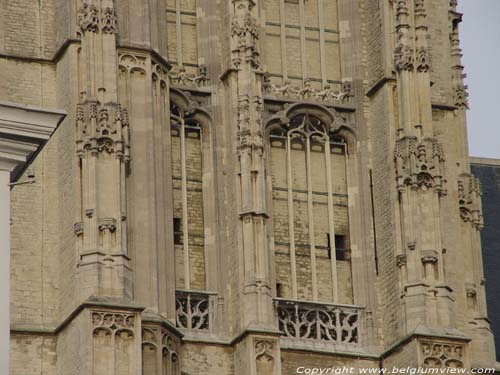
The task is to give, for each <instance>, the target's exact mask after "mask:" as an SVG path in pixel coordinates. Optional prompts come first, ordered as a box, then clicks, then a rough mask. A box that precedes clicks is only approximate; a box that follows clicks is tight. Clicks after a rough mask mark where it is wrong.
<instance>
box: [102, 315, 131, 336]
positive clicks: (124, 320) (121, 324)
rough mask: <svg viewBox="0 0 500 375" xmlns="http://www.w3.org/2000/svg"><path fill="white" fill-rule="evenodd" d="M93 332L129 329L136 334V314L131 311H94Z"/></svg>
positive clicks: (112, 331) (113, 331) (128, 330)
mask: <svg viewBox="0 0 500 375" xmlns="http://www.w3.org/2000/svg"><path fill="white" fill-rule="evenodd" d="M92 326H93V333H94V335H97V334H98V332H101V331H105V332H107V333H115V332H117V331H127V332H129V334H130V335H132V336H133V334H134V327H135V316H134V315H133V314H129V313H118V312H101V311H92Z"/></svg>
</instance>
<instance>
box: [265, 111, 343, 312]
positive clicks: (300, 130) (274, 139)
mask: <svg viewBox="0 0 500 375" xmlns="http://www.w3.org/2000/svg"><path fill="white" fill-rule="evenodd" d="M292 112H293V114H292V115H291V116H288V117H286V116H285V117H284V118H282V119H281V120H280V122H279V123H275V124H273V125H272V126H271V127H270V128H269V130H268V135H269V146H270V147H269V149H270V163H271V168H270V169H271V177H272V201H273V227H274V249H275V267H276V275H277V283H279V284H280V294H281V295H280V296H281V297H284V298H290V299H294V300H297V299H302V300H313V301H320V300H322V301H330V302H331V301H334V302H335V303H339V302H340V303H352V284H351V279H352V276H351V264H350V256H348V255H347V253H348V252H349V249H347V248H343V249H338V250H339V251H342V254H341V255H342V256H337V249H336V247H337V245H338V244H339V243H340V241H339V239H340V238H342V239H343V241H342V243H343V244H344V247H345V246H346V245H347V244H348V243H349V213H348V194H347V171H346V167H347V166H346V163H347V151H348V143H347V142H346V141H345V139H344V138H343V137H342V136H341V132H340V131H339V130H340V129H341V128H343V127H344V126H345V120H344V119H342V118H340V117H336V116H333V117H328V116H326V117H325V116H322V115H321V114H320V113H317V112H315V111H310V110H307V109H305V110H303V111H299V112H296V111H292ZM271 122H272V121H271Z"/></svg>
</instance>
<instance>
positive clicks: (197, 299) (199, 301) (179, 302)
mask: <svg viewBox="0 0 500 375" xmlns="http://www.w3.org/2000/svg"><path fill="white" fill-rule="evenodd" d="M175 297H176V298H175V304H176V321H177V327H179V328H183V329H186V330H202V331H210V330H212V328H213V327H212V325H213V323H212V322H213V314H214V303H215V301H214V298H212V296H211V295H209V294H207V293H204V292H192V291H177V292H176V296H175Z"/></svg>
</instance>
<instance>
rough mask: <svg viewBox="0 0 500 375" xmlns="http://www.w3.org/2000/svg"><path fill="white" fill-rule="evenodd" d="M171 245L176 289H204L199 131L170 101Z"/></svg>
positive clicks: (200, 133)
mask: <svg viewBox="0 0 500 375" xmlns="http://www.w3.org/2000/svg"><path fill="white" fill-rule="evenodd" d="M170 111H171V134H172V138H171V139H172V179H173V181H172V186H173V194H174V197H173V198H174V220H173V223H172V225H173V231H174V246H175V260H176V277H177V280H176V284H177V288H178V289H185V290H206V281H205V280H206V277H205V251H204V247H205V239H204V217H203V214H204V210H203V151H202V150H203V131H202V127H201V125H200V123H199V122H197V121H196V120H194V119H189V118H186V117H185V116H184V112H183V110H182V109H181V108H180V107H178V106H177V105H175V103H172V104H171V109H170Z"/></svg>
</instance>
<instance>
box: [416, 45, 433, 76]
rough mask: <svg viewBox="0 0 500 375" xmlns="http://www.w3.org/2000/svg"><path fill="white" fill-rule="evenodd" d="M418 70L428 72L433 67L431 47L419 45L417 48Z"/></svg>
mask: <svg viewBox="0 0 500 375" xmlns="http://www.w3.org/2000/svg"><path fill="white" fill-rule="evenodd" d="M416 65H417V71H418V72H420V73H427V72H429V71H430V69H431V62H430V53H429V49H428V48H425V47H419V48H418V49H417V62H416Z"/></svg>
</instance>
